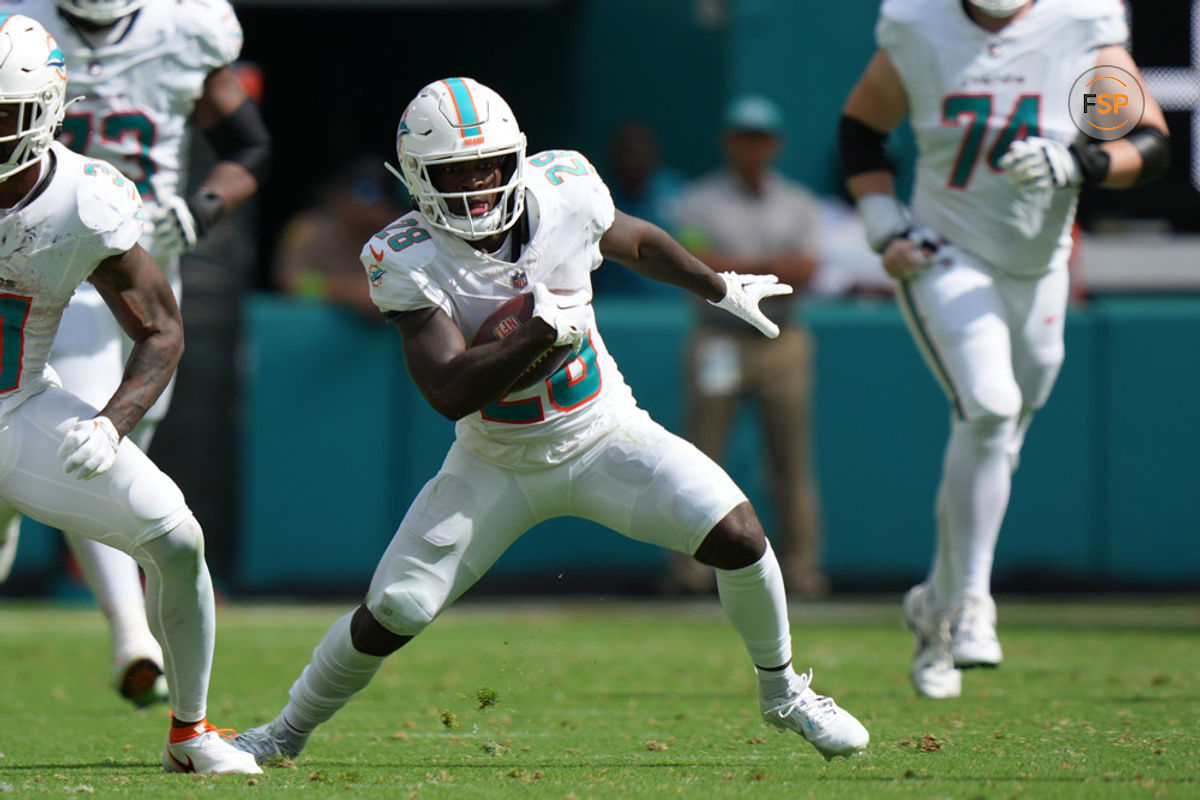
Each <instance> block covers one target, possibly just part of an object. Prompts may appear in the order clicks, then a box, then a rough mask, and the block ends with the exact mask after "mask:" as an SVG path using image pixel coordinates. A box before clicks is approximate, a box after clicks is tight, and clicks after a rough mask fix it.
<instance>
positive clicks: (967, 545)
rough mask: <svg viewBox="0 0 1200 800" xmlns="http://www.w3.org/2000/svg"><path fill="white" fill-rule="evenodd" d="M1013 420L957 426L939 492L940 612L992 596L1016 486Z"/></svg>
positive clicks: (934, 578)
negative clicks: (972, 597)
mask: <svg viewBox="0 0 1200 800" xmlns="http://www.w3.org/2000/svg"><path fill="white" fill-rule="evenodd" d="M1016 432H1017V429H1016V421H1015V420H1013V419H1011V418H1003V419H996V418H990V419H984V420H977V421H974V422H963V421H961V420H955V421H954V422H953V424H952V426H951V429H950V441H949V442H948V443H947V445H946V454H945V458H944V459H943V462H942V483H941V486H940V488H939V489H938V503H937V508H938V514H937V516H938V553H937V557H936V559H935V561H934V569H933V572H932V573H931V575H930V582H931V583H932V584H933V587H934V597H935V599H936V601H937V605H938V608H939V610H940V611H950V610H952V609H953V608H954V607H956V606H957V605H958V604H959V603H960V602H961V601H962V598H963V596H964V595H965V594H966V593H967V592H978V593H981V594H985V595H986V594H990V593H991V577H992V561H993V558H994V556H995V552H996V539H997V538H998V537H999V535H1000V525H1001V523H1003V522H1004V512H1005V511H1006V510H1007V509H1008V496H1009V491H1010V488H1011V485H1012V471H1011V461H1010V454H1009V449H1010V447H1011V442H1012V441H1013V437H1014V436H1015V435H1016Z"/></svg>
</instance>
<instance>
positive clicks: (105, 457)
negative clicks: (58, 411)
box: [58, 417, 121, 481]
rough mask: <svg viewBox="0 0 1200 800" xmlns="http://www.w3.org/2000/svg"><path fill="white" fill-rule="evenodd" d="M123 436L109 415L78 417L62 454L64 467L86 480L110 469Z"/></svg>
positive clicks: (62, 447)
mask: <svg viewBox="0 0 1200 800" xmlns="http://www.w3.org/2000/svg"><path fill="white" fill-rule="evenodd" d="M120 441H121V437H120V436H119V435H118V434H117V429H116V428H115V427H114V426H113V424H112V420H110V419H109V418H108V417H93V418H92V419H81V420H77V421H76V422H75V423H74V424H73V425H71V427H70V428H68V429H67V435H66V437H64V438H63V443H62V445H61V446H60V447H59V448H58V457H59V458H61V459H62V460H63V470H64V471H65V472H66V473H67V474H68V475H74V476H75V477H77V478H80V479H82V480H85V481H86V480H91V479H92V478H94V477H96V476H97V475H99V474H101V473H103V472H106V471H108V469H109V467H111V466H112V465H113V464H114V463H115V462H116V460H117V447H118V445H119V444H120Z"/></svg>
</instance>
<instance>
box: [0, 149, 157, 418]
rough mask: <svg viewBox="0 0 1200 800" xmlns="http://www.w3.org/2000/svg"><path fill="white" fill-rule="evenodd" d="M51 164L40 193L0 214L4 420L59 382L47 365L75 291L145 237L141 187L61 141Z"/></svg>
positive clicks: (46, 163) (0, 405) (46, 158)
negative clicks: (99, 268)
mask: <svg viewBox="0 0 1200 800" xmlns="http://www.w3.org/2000/svg"><path fill="white" fill-rule="evenodd" d="M51 164H53V169H54V174H53V175H52V176H51V178H50V181H49V184H48V185H46V186H45V188H44V189H43V190H42V192H41V193H40V194H38V195H37V196H36V197H34V198H33V200H31V201H27V202H25V203H24V204H21V205H19V206H17V207H16V208H14V209H11V210H6V213H4V215H3V216H0V326H2V327H3V336H0V418H3V417H4V416H7V415H8V414H9V413H10V412H11V411H12V409H14V408H16V407H17V406H18V405H20V403H21V402H22V401H23V400H25V399H26V398H28V397H30V396H31V395H34V394H36V393H38V392H40V391H42V390H43V389H45V388H46V387H47V386H49V385H54V384H57V382H58V381H57V378H56V377H55V375H54V372H53V370H51V369H49V368H48V367H47V366H46V361H47V359H48V358H49V356H50V347H51V345H52V344H53V342H54V335H55V333H57V331H58V323H59V319H60V318H61V317H62V313H63V309H65V308H66V307H67V303H68V302H69V301H70V299H71V295H72V294H73V293H74V291H75V287H77V286H78V285H79V284H80V283H82V282H83V281H85V280H87V278H88V276H89V275H91V274H92V270H94V269H95V268H96V266H97V265H98V264H99V263H100V262H101V261H103V260H104V259H106V258H108V257H109V256H113V255H116V254H118V253H123V252H125V251H126V250H128V249H129V248H131V247H133V246H134V244H136V243H137V239H138V236H140V235H141V232H142V201H141V198H140V197H139V196H138V192H137V189H136V188H135V186H134V184H133V182H132V181H130V180H128V179H127V178H125V177H124V176H122V175H121V173H120V172H118V171H117V170H116V169H114V168H113V167H112V166H111V165H109V164H107V163H105V162H103V161H97V160H95V159H91V158H85V157H84V156H81V155H79V154H77V153H73V152H71V151H70V150H68V149H67V148H66V147H64V146H63V145H62V144H59V143H57V142H55V143H54V144H52V145H51V146H50V149H49V151H48V152H47V153H46V154H45V155H43V156H42V169H43V170H44V169H48V168H50V165H51Z"/></svg>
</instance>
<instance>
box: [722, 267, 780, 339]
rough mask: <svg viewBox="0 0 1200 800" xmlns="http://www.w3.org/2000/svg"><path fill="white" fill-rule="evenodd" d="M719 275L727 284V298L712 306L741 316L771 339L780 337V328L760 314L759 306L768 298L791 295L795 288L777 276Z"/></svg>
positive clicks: (724, 273) (729, 273) (725, 273)
mask: <svg viewBox="0 0 1200 800" xmlns="http://www.w3.org/2000/svg"><path fill="white" fill-rule="evenodd" d="M718 274H720V276H721V280H723V281H725V296H724V297H722V298H721V299H720V300H718V301H717V302H715V303H714V302H713V301H712V300H709V301H708V302H709V305H714V306H716V307H717V308H721V309H724V310H725V311H728V312H729V313H730V314H733V315H734V316H735V317H741V318H742V319H744V320H746V322H749V323H750V324H751V325H753V326H754V327H755V328H757V329H758V330H759V332H760V333H762V335H763V336H766V337H767V338H768V339H774V338H775V337H777V336H778V335H779V326H778V325H776V324H775V323H774V322H771V320H770V319H768V318H767V315H766V314H764V313H762V311H759V309H758V304H759V302H760V301H761V300H762V299H763V298H764V297H775V296H776V295H781V294H791V293H792V287H791V285H790V284H787V283H780V282H779V278H778V277H776V276H774V275H742V274H741V273H738V272H721V273H718Z"/></svg>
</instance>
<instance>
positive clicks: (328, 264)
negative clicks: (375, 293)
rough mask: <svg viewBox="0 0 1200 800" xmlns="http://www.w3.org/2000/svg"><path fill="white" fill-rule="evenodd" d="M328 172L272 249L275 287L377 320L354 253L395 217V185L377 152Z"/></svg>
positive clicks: (398, 212)
mask: <svg viewBox="0 0 1200 800" xmlns="http://www.w3.org/2000/svg"><path fill="white" fill-rule="evenodd" d="M334 175H335V176H336V177H334V178H333V179H332V180H330V181H329V182H328V183H327V184H326V185H325V187H324V189H322V190H321V193H320V197H319V199H318V202H317V204H316V206H315V207H313V208H309V209H307V210H304V211H301V212H300V213H299V214H297V215H296V216H295V217H294V218H293V219H292V220H291V221H290V222H288V224H287V225H286V226H285V227H284V230H283V233H282V235H281V236H280V239H279V245H278V247H277V248H276V252H275V265H274V280H275V285H276V287H277V288H278V289H279V290H280V291H282V292H284V293H286V294H292V295H298V296H300V297H307V298H311V299H315V300H322V301H324V302H328V303H332V304H336V305H342V306H347V307H349V308H352V309H354V310H356V311H359V312H361V313H362V314H364V315H366V316H367V317H369V318H370V319H373V320H378V319H379V311H378V309H376V308H375V304H374V303H373V302H371V297H370V294H369V293H368V289H369V288H370V287H369V286H368V284H367V280H366V278H365V277H364V276H363V270H362V264H360V263H359V260H358V253H359V250H360V249H362V243H363V242H364V241H366V240H367V239H368V238H370V237H371V235H372V234H374V233H376V232H378V231H381V230H383V228H384V227H386V226H387V224H388V223H389V222H391V221H392V220H393V219H395V218H396V217H397V216H399V214H400V204H399V203H398V202H397V201H396V199H395V190H396V186H397V183H396V181H395V180H393V179H392V178H391V177H390V176H389V175H388V174H387V172H386V171H385V170H384V168H383V158H382V157H379V156H360V157H357V158H355V159H352V160H351V162H350V163H349V164H348V165H346V166H345V167H344V168H343V169H339V170H337V171H336V172H335V173H334Z"/></svg>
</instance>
